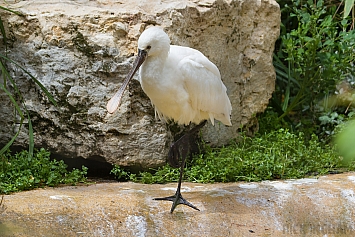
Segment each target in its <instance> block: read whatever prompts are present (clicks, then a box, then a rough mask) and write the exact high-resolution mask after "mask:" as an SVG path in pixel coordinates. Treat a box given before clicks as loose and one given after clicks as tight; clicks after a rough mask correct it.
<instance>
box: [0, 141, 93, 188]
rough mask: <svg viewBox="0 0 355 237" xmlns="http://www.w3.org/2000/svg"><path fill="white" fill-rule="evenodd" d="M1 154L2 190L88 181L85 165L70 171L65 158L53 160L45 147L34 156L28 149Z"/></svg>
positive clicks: (0, 183)
mask: <svg viewBox="0 0 355 237" xmlns="http://www.w3.org/2000/svg"><path fill="white" fill-rule="evenodd" d="M0 158H1V160H0V194H9V193H12V192H17V191H23V190H30V189H34V188H38V187H43V186H57V185H59V184H72V185H75V184H76V183H79V182H85V181H86V177H85V176H86V174H87V170H88V169H87V168H86V167H85V166H83V167H82V169H81V170H79V169H73V170H72V171H71V172H68V171H67V170H66V168H67V165H66V164H65V163H64V162H63V161H62V160H61V161H57V160H51V159H50V153H49V152H48V151H46V150H45V149H43V148H42V149H40V150H39V151H37V152H35V153H34V154H33V156H31V157H29V155H28V151H22V152H19V153H16V154H14V155H12V154H11V153H10V151H7V152H5V153H4V154H2V155H0Z"/></svg>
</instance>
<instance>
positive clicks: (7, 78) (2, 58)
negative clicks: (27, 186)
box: [0, 6, 57, 159]
mask: <svg viewBox="0 0 355 237" xmlns="http://www.w3.org/2000/svg"><path fill="white" fill-rule="evenodd" d="M0 10H1V11H7V12H10V13H12V14H16V15H19V16H22V14H21V13H19V12H17V11H13V10H11V9H8V8H5V7H2V6H0ZM0 32H1V34H2V41H3V44H4V50H3V51H2V52H0V70H1V77H2V83H0V89H1V90H2V91H4V92H5V94H6V95H7V97H8V98H9V100H10V101H11V104H12V106H13V107H14V113H15V115H17V116H19V117H20V124H19V128H18V129H17V132H16V133H15V134H14V136H13V137H12V139H11V140H10V141H8V142H7V143H6V144H5V146H4V147H3V148H2V149H1V150H0V155H2V154H4V153H5V152H6V151H7V150H8V149H9V147H10V146H11V145H12V144H13V142H14V141H15V140H16V138H17V136H18V135H19V133H20V131H21V129H22V127H23V126H24V124H25V120H27V125H28V136H29V152H28V156H29V159H30V158H31V156H32V155H33V149H34V137H33V127H32V122H31V117H30V114H29V111H28V110H27V108H26V106H25V104H24V98H23V97H22V94H21V90H20V88H18V86H17V83H16V78H14V77H13V76H12V75H11V73H10V72H9V70H8V67H7V65H8V64H13V65H14V66H15V67H17V68H18V69H19V70H21V71H23V72H24V73H25V74H26V75H27V76H28V78H29V79H30V80H31V81H32V82H33V83H35V84H36V85H37V86H38V87H39V88H40V89H41V90H42V92H43V93H44V94H45V95H46V96H47V98H48V100H49V101H50V102H51V103H53V104H54V105H55V106H56V105H57V103H56V101H55V100H54V98H53V96H52V95H51V94H50V93H49V92H48V90H47V89H46V88H45V87H44V86H43V85H42V84H41V82H40V81H39V80H37V79H36V78H35V77H34V76H33V75H32V74H31V73H29V72H28V71H27V70H26V69H25V68H24V67H22V66H21V65H20V64H19V63H17V62H16V61H15V60H13V59H11V58H9V57H8V56H7V44H8V38H7V36H6V30H5V27H4V24H3V20H2V18H1V17H0ZM14 117H15V116H14Z"/></svg>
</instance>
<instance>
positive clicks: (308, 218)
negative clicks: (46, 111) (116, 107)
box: [0, 173, 355, 237]
mask: <svg viewBox="0 0 355 237" xmlns="http://www.w3.org/2000/svg"><path fill="white" fill-rule="evenodd" d="M182 187H183V195H184V197H185V198H187V199H188V200H189V201H191V202H192V203H193V204H195V205H196V206H197V207H198V208H200V210H201V211H200V212H199V211H195V210H193V209H191V208H188V207H185V206H178V207H177V208H176V210H175V211H174V213H173V214H170V207H171V203H168V202H158V201H154V200H152V198H154V197H162V196H168V195H171V194H173V193H174V192H175V188H176V184H165V185H159V184H155V185H146V184H137V183H100V184H96V185H90V186H78V187H62V188H46V189H38V190H33V191H29V192H21V193H16V194H13V195H8V196H4V201H3V205H2V206H0V236H2V237H33V236H36V237H37V236H38V237H42V236H43V237H56V236H58V237H62V236H66V237H72V236H73V237H74V236H75V237H78V236H85V237H91V236H93V237H100V236H105V237H116V236H125V237H129V236H134V237H143V236H146V237H150V236H156V237H163V236H172V237H175V236H186V237H190V236H193V237H222V236H226V237H239V236H243V237H249V236H250V237H256V236H257V237H266V236H272V237H279V236H284V237H289V236H292V237H304V236H310V237H313V236H314V237H315V236H322V237H325V236H328V237H331V236H332V237H333V236H337V237H349V236H355V212H354V208H355V192H354V189H355V173H347V174H339V175H329V176H323V177H320V178H319V179H311V178H308V179H299V180H286V181H264V182H260V183H256V182H252V183H245V182H237V183H227V184H220V183H216V184H193V183H184V184H183V186H182Z"/></svg>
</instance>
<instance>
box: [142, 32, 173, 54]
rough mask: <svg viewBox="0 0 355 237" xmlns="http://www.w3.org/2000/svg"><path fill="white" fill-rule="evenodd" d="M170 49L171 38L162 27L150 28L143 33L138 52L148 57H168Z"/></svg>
mask: <svg viewBox="0 0 355 237" xmlns="http://www.w3.org/2000/svg"><path fill="white" fill-rule="evenodd" d="M169 49H170V39H169V36H168V35H167V34H166V33H165V32H164V31H163V29H161V28H160V27H156V26H153V27H150V28H148V29H146V30H145V31H143V33H142V34H141V36H140V37H139V39H138V51H143V52H146V54H147V56H148V57H150V56H157V55H160V56H166V55H167V54H168V52H169Z"/></svg>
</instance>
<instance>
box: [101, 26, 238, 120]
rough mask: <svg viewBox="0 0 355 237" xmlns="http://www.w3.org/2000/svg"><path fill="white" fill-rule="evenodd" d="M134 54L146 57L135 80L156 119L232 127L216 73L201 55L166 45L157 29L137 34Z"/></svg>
mask: <svg viewBox="0 0 355 237" xmlns="http://www.w3.org/2000/svg"><path fill="white" fill-rule="evenodd" d="M138 50H139V52H144V53H146V55H143V56H144V57H143V58H144V59H143V60H144V62H143V64H142V66H141V68H140V71H139V80H140V83H141V85H142V88H143V91H144V92H145V93H146V94H147V96H148V97H149V98H150V99H151V101H152V104H153V105H154V106H155V110H156V113H157V114H158V115H159V117H160V118H162V117H164V118H167V119H173V120H174V121H176V122H177V123H179V124H186V125H187V124H189V123H190V122H193V123H196V124H198V123H199V122H201V121H203V120H208V119H210V120H211V122H212V124H214V119H217V120H219V121H221V122H222V123H224V124H225V125H232V124H231V121H230V115H231V110H232V106H231V103H230V101H229V98H228V96H227V93H226V91H227V89H226V87H225V85H224V84H223V82H222V81H221V76H220V73H219V70H218V68H217V67H216V66H215V65H214V64H213V63H212V62H211V61H209V60H208V58H207V57H205V56H204V55H203V54H202V53H201V52H199V51H197V50H195V49H192V48H188V47H182V46H176V45H170V39H169V37H168V35H167V34H166V33H165V32H164V31H163V30H162V29H161V28H159V27H151V28H148V29H147V30H145V31H144V32H143V33H142V34H141V36H140V37H139V40H138ZM138 57H139V56H138ZM139 63H140V64H141V63H142V62H141V61H139V62H138V59H137V60H136V62H135V64H139ZM135 66H136V67H137V66H138V67H139V66H140V65H135ZM133 74H134V72H133ZM133 74H132V75H129V76H131V77H132V76H133ZM129 76H128V77H129ZM128 77H127V79H128ZM127 79H126V81H127ZM128 81H129V80H128ZM127 84H128V82H126V83H124V85H123V86H122V87H124V88H122V87H121V88H120V90H119V92H120V91H121V92H120V93H119V92H118V93H116V95H115V96H114V97H113V98H112V99H111V100H110V101H109V103H108V105H107V109H108V111H109V112H111V113H112V112H114V111H115V110H116V109H117V108H118V106H119V102H120V99H121V97H122V94H123V91H124V89H125V87H126V85H127Z"/></svg>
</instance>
